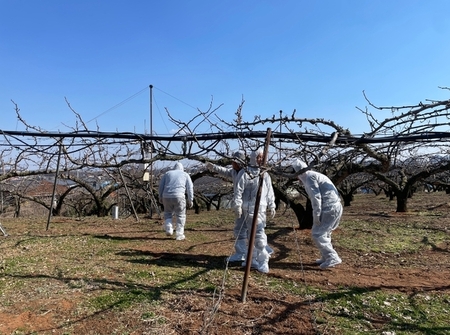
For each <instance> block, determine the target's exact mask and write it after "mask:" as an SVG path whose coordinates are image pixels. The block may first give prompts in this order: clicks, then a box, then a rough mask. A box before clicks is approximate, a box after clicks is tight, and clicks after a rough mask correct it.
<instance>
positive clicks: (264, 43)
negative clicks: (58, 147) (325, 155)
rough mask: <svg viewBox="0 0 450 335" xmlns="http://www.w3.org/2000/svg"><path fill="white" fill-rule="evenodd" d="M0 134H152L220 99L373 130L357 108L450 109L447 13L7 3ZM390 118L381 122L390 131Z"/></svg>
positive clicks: (198, 1)
mask: <svg viewBox="0 0 450 335" xmlns="http://www.w3.org/2000/svg"><path fill="white" fill-rule="evenodd" d="M0 5H1V11H0V40H1V43H0V115H1V119H0V120H1V121H0V129H4V130H22V129H24V127H23V126H21V125H20V124H19V123H18V122H17V118H16V115H15V111H14V105H13V104H12V102H11V100H13V101H14V102H16V103H17V104H18V106H19V108H20V110H21V114H22V116H23V117H24V118H25V119H26V120H27V122H28V123H30V124H32V125H35V126H39V127H41V128H43V129H45V130H48V131H57V130H59V131H68V130H69V129H68V128H66V127H65V126H64V125H69V126H73V125H75V121H76V119H75V116H74V114H73V113H72V112H71V111H70V109H69V107H68V106H67V104H66V102H65V98H67V100H68V101H69V102H70V105H71V107H72V108H73V109H74V110H75V111H76V112H77V113H79V114H80V115H81V117H82V118H83V120H84V121H85V122H86V123H87V125H88V127H89V128H90V129H96V128H97V125H98V127H99V129H100V130H101V131H119V132H128V131H132V132H137V133H145V132H148V129H149V119H150V116H149V115H150V112H149V110H150V108H149V105H150V103H149V100H150V99H149V95H150V94H149V92H150V90H149V85H153V86H154V88H153V118H152V120H153V122H152V127H153V132H154V133H157V134H160V135H162V134H170V133H171V132H172V131H173V128H174V126H173V125H172V124H171V123H170V121H169V120H168V118H167V115H166V112H165V108H167V109H168V110H169V111H170V113H171V115H172V116H173V117H175V118H177V119H180V120H183V121H189V120H190V119H191V118H192V117H193V116H195V115H196V114H197V110H196V109H197V108H200V109H201V110H204V111H206V110H207V109H208V108H209V105H210V103H211V99H213V106H214V107H217V106H219V105H221V104H223V106H222V107H221V108H220V109H219V112H220V116H221V117H222V118H224V119H226V120H229V121H231V120H232V119H233V117H234V112H235V111H236V108H237V107H238V105H239V103H240V102H241V99H242V98H243V99H244V100H245V104H244V110H243V112H244V117H245V118H246V119H247V120H252V119H253V117H254V116H255V115H261V116H262V117H265V116H272V115H273V114H275V115H278V114H279V111H280V110H283V111H284V112H286V113H288V114H290V113H292V111H293V110H294V109H296V110H297V114H296V115H297V116H298V117H313V118H316V117H317V118H325V119H330V120H333V121H335V122H337V123H338V124H340V125H341V126H343V127H346V128H349V129H350V130H351V131H352V132H353V133H354V134H358V133H361V132H363V131H365V130H367V123H366V122H365V118H364V117H363V116H362V114H361V113H360V112H359V111H358V110H357V109H356V108H355V107H356V106H358V107H362V108H364V107H365V106H366V105H367V103H366V102H365V100H364V98H363V95H362V91H363V90H364V91H365V92H366V94H367V95H368V97H369V98H370V99H371V100H372V101H373V102H374V103H375V104H377V105H382V106H391V105H404V104H415V103H418V102H419V101H425V100H426V99H440V100H445V99H449V91H447V90H440V89H439V88H438V87H439V86H450V77H449V74H450V61H449V60H450V43H449V41H450V39H449V38H450V20H448V13H450V1H447V0H423V1H416V0H398V1H393V0H373V1H365V0H347V1H345V0H342V1H340V0H323V1H319V0H317V1H306V0H284V1H283V0H277V1H275V0H271V1H267V0H248V1H245V0H240V1H237V0H228V1H227V0H222V1H215V0H189V1H188V0H185V1H182V0H177V1H175V0H167V1H150V0H148V1H142V0H134V1H133V0H131V1H130V0H126V1H125V0H123V1H119V0H108V1H92V0H88V1H87V0H76V1H61V0H39V1H34V0H28V1H25V0H0ZM386 116H389V115H383V114H380V118H384V117H386Z"/></svg>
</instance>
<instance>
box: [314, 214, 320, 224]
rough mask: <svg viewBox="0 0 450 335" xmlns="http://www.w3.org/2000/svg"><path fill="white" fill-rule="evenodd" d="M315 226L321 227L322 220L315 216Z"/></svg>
mask: <svg viewBox="0 0 450 335" xmlns="http://www.w3.org/2000/svg"><path fill="white" fill-rule="evenodd" d="M313 224H315V225H316V226H320V218H318V217H317V216H315V217H314V218H313Z"/></svg>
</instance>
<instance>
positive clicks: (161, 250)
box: [0, 194, 450, 335]
mask: <svg viewBox="0 0 450 335" xmlns="http://www.w3.org/2000/svg"><path fill="white" fill-rule="evenodd" d="M449 202H450V196H448V195H446V194H426V196H421V197H417V198H414V197H413V198H412V199H411V200H410V201H409V208H410V212H408V213H396V212H395V202H389V201H388V200H387V199H385V198H383V197H375V196H374V195H370V196H369V195H365V196H360V197H357V198H356V199H355V201H354V202H353V203H352V205H351V206H349V207H345V208H344V214H343V218H342V220H341V226H340V227H339V228H338V229H337V230H336V231H335V232H334V233H333V241H338V240H339V238H340V235H341V234H344V233H345V227H346V224H349V223H350V222H352V221H354V220H363V221H367V222H380V221H384V222H386V224H395V223H405V222H407V223H408V224H411V225H414V223H415V222H417V223H422V222H423V220H424V218H425V217H426V218H427V219H429V220H433V229H441V230H443V231H446V232H447V233H449V227H450V214H447V213H448V210H449V207H450V206H449ZM424 212H425V213H437V212H438V213H439V215H435V216H433V215H431V216H426V215H424V214H423V213H424ZM208 217H214V220H219V221H220V220H221V218H222V220H228V221H229V218H230V216H229V215H228V214H225V212H223V213H219V212H218V211H214V212H202V213H201V214H194V212H193V211H188V219H187V228H186V236H187V238H186V240H184V241H175V240H174V239H173V238H170V237H166V236H165V235H164V233H163V232H162V231H161V223H162V221H160V220H158V219H154V218H152V219H148V220H147V221H146V222H145V223H142V221H141V223H139V224H136V223H135V222H134V221H133V220H132V218H128V219H123V220H110V221H109V222H107V221H105V220H99V221H98V222H97V221H96V220H95V219H92V221H90V219H89V218H86V219H84V221H83V224H80V222H79V221H78V222H77V221H75V220H71V219H64V218H53V221H54V222H53V223H52V225H54V226H55V227H58V228H54V229H50V231H48V232H47V231H46V232H45V234H46V235H55V236H57V235H60V234H66V235H71V234H73V235H74V236H77V235H79V236H83V235H86V234H88V235H89V234H91V235H96V236H104V237H105V238H114V239H117V240H121V241H122V243H121V244H120V248H121V250H114V251H112V252H114V253H116V255H117V258H118V259H117V260H116V261H121V260H122V259H125V260H126V257H129V256H130V254H139V255H142V256H143V257H147V259H149V264H147V265H152V264H156V262H164V261H167V262H170V261H173V260H177V259H179V260H187V261H189V262H192V263H193V264H195V265H196V266H198V267H199V268H200V269H201V268H202V267H203V269H204V270H205V273H206V272H207V271H208V270H211V269H220V268H223V269H225V266H226V265H225V264H226V263H225V262H224V259H225V258H226V256H227V255H229V254H230V253H231V252H232V237H231V234H232V223H230V224H229V225H226V226H223V225H222V226H221V225H217V224H214V223H213V224H211V226H210V227H209V228H207V229H205V226H196V225H194V222H196V221H197V220H198V221H201V220H205V219H207V218H208ZM430 217H431V219H430ZM433 217H434V218H435V219H433ZM430 222H431V221H430ZM2 223H3V226H4V227H5V228H7V231H8V233H10V236H8V237H4V238H3V237H1V235H0V239H3V241H5V239H15V245H16V246H17V245H18V244H20V243H21V242H20V241H21V240H23V239H25V238H30V231H20V230H19V228H14V225H13V220H12V219H10V220H7V219H2ZM74 223H76V224H74ZM189 225H191V227H192V228H189ZM224 227H226V229H224ZM296 227H297V224H296V222H295V216H294V214H293V213H292V212H290V211H289V210H278V212H277V216H276V217H275V219H273V220H270V222H268V226H267V233H268V240H269V244H270V245H271V247H272V248H273V249H274V251H275V253H274V255H273V257H272V258H271V259H270V272H269V273H268V274H261V273H258V272H256V271H253V270H252V271H251V272H250V275H249V279H248V286H247V289H246V290H244V287H245V285H244V280H243V279H244V274H245V268H243V267H242V266H240V265H239V264H237V265H236V264H229V265H228V266H229V268H228V270H229V271H225V272H224V273H227V276H228V279H227V281H226V285H225V286H224V287H223V288H222V290H220V288H221V286H220V285H221V282H222V278H211V279H210V280H211V281H212V283H213V284H215V285H217V287H218V288H219V290H218V291H217V292H216V293H215V294H214V293H212V292H209V291H199V290H193V289H189V288H186V289H184V290H183V289H181V290H180V289H176V290H175V289H169V288H166V289H164V288H159V289H160V290H161V295H162V297H161V298H162V299H161V302H160V304H159V306H158V313H159V315H158V317H157V318H155V317H153V318H151V319H147V320H143V319H142V311H136V310H133V309H131V310H129V311H126V312H123V313H118V312H117V311H116V310H115V309H106V310H103V311H102V312H101V313H96V314H90V315H89V314H87V315H84V314H83V313H80V311H79V303H80V302H81V301H82V300H83V299H84V295H85V294H86V292H85V291H83V290H71V291H68V290H63V289H62V287H61V289H60V287H59V286H58V285H61V284H59V282H57V281H56V280H55V279H56V278H48V280H49V281H52V282H54V283H53V284H52V285H54V289H53V290H52V293H47V294H46V296H45V297H43V296H42V295H40V294H36V293H35V292H36V290H37V288H36V287H26V286H25V287H23V292H20V293H21V295H20V297H17V299H16V300H15V301H13V302H11V303H9V304H0V334H159V335H163V334H221V335H239V334H334V333H335V332H334V330H333V329H331V328H327V326H326V325H322V326H321V327H320V329H319V328H318V325H317V324H316V322H315V319H314V317H313V316H312V315H313V311H314V310H316V309H320V301H314V300H313V301H311V300H310V299H309V298H308V294H307V292H308V287H311V286H313V287H315V288H321V289H323V290H327V291H329V292H330V293H332V292H334V291H335V290H338V289H339V288H342V287H349V288H353V289H357V288H361V289H365V290H388V291H392V292H398V291H401V292H405V293H408V294H413V293H417V292H423V291H436V290H441V291H446V292H450V284H449V280H448V278H450V242H449V241H450V239H446V241H445V242H442V243H441V244H439V245H436V246H434V247H433V248H430V249H424V250H423V251H421V252H419V253H408V252H404V253H395V254H389V253H383V252H378V253H374V252H373V253H367V252H365V253H363V252H354V251H352V250H348V249H346V248H345V246H339V247H336V250H337V251H338V253H339V255H340V257H341V258H342V260H343V263H342V264H340V265H339V266H337V267H335V268H333V269H330V270H321V269H320V268H319V267H318V266H317V265H316V264H315V259H316V258H317V257H318V253H317V250H316V248H315V247H314V245H313V244H312V241H311V237H310V231H309V230H297V229H295V228H296ZM69 229H70V230H71V231H69ZM31 234H32V233H31ZM196 235H197V236H199V235H202V239H201V240H200V239H198V238H195V237H196ZM125 241H128V242H126V243H123V242H125ZM0 243H1V244H0V247H1V249H2V250H3V253H5V252H6V244H5V243H4V242H0ZM56 258H57V255H55V259H56ZM138 265H140V266H142V265H143V264H138ZM1 266H2V263H0V280H5V281H6V280H8V279H9V278H7V276H5V275H4V274H3V271H2V268H1ZM30 276H32V274H30ZM274 278H279V279H283V280H284V281H286V282H288V283H290V284H289V285H293V286H298V287H300V288H301V287H303V288H304V289H305V290H306V294H305V295H304V296H300V295H298V294H297V295H290V294H286V293H276V292H275V290H268V285H270V283H269V282H270V280H271V279H274ZM66 279H67V280H71V281H75V280H81V279H80V278H74V277H71V278H66ZM85 280H87V279H85ZM107 281H108V283H114V284H117V283H122V282H124V277H123V276H122V274H121V273H120V271H118V270H117V269H113V270H112V271H110V272H109V273H108V278H107ZM265 281H266V283H265ZM0 285H1V284H0ZM111 285H112V284H111ZM0 287H1V286H0ZM92 290H95V287H94V288H92ZM280 292H282V291H280ZM1 296H2V299H3V300H4V301H5V299H9V298H8V297H5V296H3V294H2V295H1ZM77 315H78V316H77ZM69 320H70V321H69ZM380 322H382V320H380ZM125 329H126V330H125Z"/></svg>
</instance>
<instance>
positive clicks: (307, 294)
mask: <svg viewBox="0 0 450 335" xmlns="http://www.w3.org/2000/svg"><path fill="white" fill-rule="evenodd" d="M292 230H293V231H294V237H295V245H296V248H297V253H298V258H299V263H300V271H301V272H302V278H303V283H304V284H305V289H306V291H305V292H306V298H307V300H308V305H309V312H310V313H311V320H312V323H313V327H314V330H315V332H316V334H320V331H319V328H318V325H317V320H316V317H315V315H314V313H313V308H312V301H311V294H309V285H308V283H307V282H306V275H305V269H304V267H303V260H302V254H301V252H300V242H299V239H298V235H297V230H296V229H295V226H294V222H293V221H292Z"/></svg>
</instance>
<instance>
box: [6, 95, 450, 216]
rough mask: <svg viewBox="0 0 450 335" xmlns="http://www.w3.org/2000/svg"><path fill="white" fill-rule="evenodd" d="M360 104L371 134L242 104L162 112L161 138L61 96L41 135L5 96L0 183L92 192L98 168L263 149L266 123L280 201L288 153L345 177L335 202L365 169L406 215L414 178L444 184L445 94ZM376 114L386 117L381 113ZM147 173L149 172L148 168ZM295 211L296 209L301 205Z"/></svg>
mask: <svg viewBox="0 0 450 335" xmlns="http://www.w3.org/2000/svg"><path fill="white" fill-rule="evenodd" d="M442 89H444V90H448V88H446V87H444V88H442ZM364 97H366V96H365V95H364ZM366 100H367V102H368V107H366V108H365V109H361V108H358V110H359V111H360V112H361V113H363V114H364V115H365V117H366V119H367V121H368V124H369V128H370V131H368V132H366V133H364V134H361V135H354V134H352V133H351V132H350V130H349V129H346V128H344V127H342V126H340V125H338V124H337V123H336V122H334V121H331V120H324V119H321V118H315V119H311V118H301V117H298V116H296V114H297V112H296V111H293V112H292V113H290V114H286V113H283V112H282V111H280V112H279V115H276V116H275V115H273V116H272V117H269V118H261V117H260V116H255V117H254V118H253V121H245V118H244V114H243V106H244V101H242V102H241V103H240V105H239V106H238V108H237V110H236V111H235V113H234V118H233V120H231V121H228V120H224V119H223V118H222V117H221V116H219V115H221V114H223V113H219V109H220V108H221V106H219V107H216V108H214V107H213V106H212V104H211V105H210V107H209V109H208V110H207V111H201V110H198V113H197V115H195V116H194V117H193V118H192V119H190V120H189V121H184V120H177V119H175V118H173V117H172V116H171V113H170V111H169V110H167V109H166V113H167V117H168V119H169V120H170V121H171V122H172V123H173V124H174V125H175V126H176V129H178V131H177V132H176V133H175V134H173V135H164V136H162V135H157V134H153V133H152V134H138V133H124V132H120V133H119V132H102V131H100V129H98V128H97V129H96V130H91V129H89V128H88V127H87V125H86V123H85V122H84V121H83V119H82V118H81V116H80V114H78V113H77V112H76V111H75V110H74V109H73V108H72V107H71V106H70V104H69V103H68V102H67V105H68V107H69V108H70V110H71V111H72V112H73V113H74V115H75V118H76V122H75V125H74V126H67V128H68V131H67V132H47V131H45V130H43V129H41V128H40V127H38V126H34V125H30V124H28V123H27V122H26V121H25V120H24V119H23V118H22V116H21V114H20V110H19V108H18V106H17V105H16V104H15V103H14V102H13V103H14V106H15V111H16V114H17V118H18V120H19V122H20V123H21V124H23V125H24V126H25V130H24V131H9V130H0V134H1V135H2V138H3V140H2V142H0V149H1V151H0V163H1V164H2V165H1V168H2V170H1V172H2V173H1V174H0V182H3V183H5V182H7V181H8V180H10V179H12V178H18V177H26V176H37V175H41V174H52V175H53V174H56V175H57V177H58V178H64V179H67V180H71V181H72V182H73V183H75V184H77V185H80V186H81V187H82V188H84V189H86V190H87V192H88V193H90V194H92V196H94V195H95V194H94V193H95V191H96V190H93V189H90V188H89V185H87V184H86V183H83V180H82V178H80V177H78V175H79V173H80V172H81V171H89V170H102V171H106V173H107V174H108V176H109V177H111V178H112V179H113V180H115V184H122V185H123V183H122V181H121V180H123V176H120V173H117V171H119V170H118V169H123V168H124V167H133V169H134V170H135V171H138V170H142V166H145V167H146V168H147V169H148V168H151V167H152V166H153V164H154V163H156V162H161V161H173V160H178V159H184V158H185V159H189V160H190V161H191V162H200V163H204V162H206V161H212V162H214V163H217V164H221V165H225V164H227V163H229V157H230V156H231V153H232V152H233V151H234V150H236V149H241V150H244V151H246V152H247V151H249V150H252V149H256V148H257V147H262V146H263V142H264V138H265V137H266V130H265V128H266V127H270V128H271V129H272V131H271V141H270V143H269V149H268V160H267V166H266V170H267V171H269V172H270V173H273V174H274V175H276V176H277V180H278V182H277V185H276V190H275V191H276V193H277V195H278V198H280V199H281V200H284V201H289V199H288V196H287V194H286V190H287V189H289V188H290V187H292V186H293V181H292V178H285V177H286V175H285V173H284V172H283V171H282V170H281V167H283V166H286V165H288V164H289V163H288V162H289V161H290V159H292V158H293V157H301V158H302V159H304V160H305V161H306V162H307V163H309V164H310V165H315V166H316V168H317V169H319V170H321V171H322V172H325V173H326V174H328V175H329V176H330V177H331V178H332V179H333V181H334V182H335V183H336V184H337V185H338V186H339V185H340V184H341V183H343V182H344V181H345V185H346V187H342V188H341V189H340V191H341V194H342V195H343V197H344V199H345V197H346V196H347V197H351V194H347V193H346V192H350V191H348V190H353V187H352V185H351V180H350V179H349V178H350V177H351V176H352V175H356V174H359V175H361V174H363V175H364V174H366V175H370V176H372V177H375V178H376V180H378V181H379V183H378V186H377V187H380V188H384V189H385V191H387V190H388V191H389V192H391V194H393V195H394V196H395V197H396V198H397V211H406V210H407V199H408V197H409V196H410V195H411V193H412V192H413V190H414V187H415V185H417V183H418V182H420V181H424V180H426V179H428V178H430V177H433V179H434V180H433V183H434V184H436V185H437V184H438V183H440V184H441V185H446V181H447V176H446V172H447V171H448V170H449V168H450V165H449V162H448V159H447V157H448V153H449V143H450V142H449V140H448V139H449V138H450V133H449V132H448V126H449V117H450V114H449V108H450V100H444V101H435V100H427V101H426V103H422V102H420V103H417V104H414V105H406V106H390V107H378V106H376V105H375V104H373V103H372V102H371V101H370V100H369V99H368V98H367V97H366ZM385 112H387V113H388V117H380V116H382V115H383V113H385ZM205 129H206V130H205ZM200 130H202V132H200ZM330 143H332V144H331V145H330ZM149 153H150V154H149ZM58 159H59V160H60V162H59V163H58V162H57V160H58ZM121 171H122V170H121ZM193 171H194V172H193V173H197V174H198V175H199V176H202V175H204V174H206V172H205V171H202V169H201V166H197V167H196V168H194V169H193ZM144 172H148V171H144ZM151 174H152V176H153V171H151ZM137 175H139V173H138V174H137ZM119 177H120V178H119ZM126 177H128V176H126ZM372 177H371V178H367V179H372ZM133 178H134V179H136V178H137V177H136V176H134V177H132V176H130V180H131V181H133ZM360 179H361V178H360ZM55 181H56V179H55ZM349 183H350V184H349ZM372 185H374V183H372ZM449 185H450V183H449ZM151 191H152V192H153V190H151ZM108 192H109V193H108ZM113 192H114V188H110V189H108V190H107V191H105V193H104V194H102V195H101V196H97V198H96V200H95V202H96V206H97V207H96V208H98V210H99V213H98V215H105V213H107V212H108V211H107V209H108V208H105V206H104V205H103V204H102V201H103V200H104V198H106V197H107V196H108V195H109V194H111V193H113ZM22 196H25V195H24V194H22ZM102 197H103V198H102ZM349 199H350V198H349ZM130 201H131V199H130ZM349 201H350V200H349ZM52 205H53V202H52V203H51V204H49V205H48V206H47V207H48V209H49V211H52ZM293 205H294V206H293V207H292V208H293V209H294V211H295V210H296V208H295V204H293ZM296 214H297V215H298V216H299V215H302V213H301V211H300V212H297V211H296Z"/></svg>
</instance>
